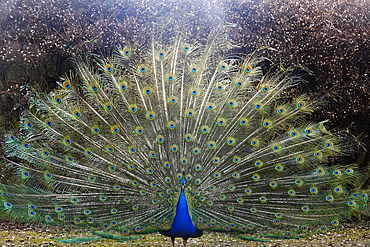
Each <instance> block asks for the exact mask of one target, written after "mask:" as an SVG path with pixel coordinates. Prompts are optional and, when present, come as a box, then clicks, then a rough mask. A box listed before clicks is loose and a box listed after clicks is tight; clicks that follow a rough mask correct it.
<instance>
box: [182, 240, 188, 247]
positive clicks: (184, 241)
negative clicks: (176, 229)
mask: <svg viewBox="0 0 370 247" xmlns="http://www.w3.org/2000/svg"><path fill="white" fill-rule="evenodd" d="M187 241H188V239H183V240H182V242H183V243H184V247H186V242H187Z"/></svg>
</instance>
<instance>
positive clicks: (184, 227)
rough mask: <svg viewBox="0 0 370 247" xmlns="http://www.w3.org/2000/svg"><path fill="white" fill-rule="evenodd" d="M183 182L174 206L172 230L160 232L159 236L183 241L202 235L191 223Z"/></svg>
mask: <svg viewBox="0 0 370 247" xmlns="http://www.w3.org/2000/svg"><path fill="white" fill-rule="evenodd" d="M184 187H185V181H184V180H182V181H181V193H180V196H179V200H178V202H177V206H176V215H175V218H174V219H173V223H172V228H171V229H170V230H168V231H160V233H161V234H163V235H165V236H167V237H171V239H175V238H177V237H181V238H183V239H184V240H187V239H188V238H198V237H201V236H202V235H203V231H202V230H197V229H196V228H195V226H194V224H193V222H192V221H191V217H190V215H189V210H188V204H187V202H186V196H185V192H184Z"/></svg>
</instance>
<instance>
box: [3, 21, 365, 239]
mask: <svg viewBox="0 0 370 247" xmlns="http://www.w3.org/2000/svg"><path fill="white" fill-rule="evenodd" d="M226 29H227V28H225V27H223V26H222V27H219V28H215V29H213V30H212V31H211V32H210V33H209V34H208V35H207V36H206V37H205V38H199V37H198V38H199V40H196V38H192V36H191V35H189V34H186V33H183V32H181V31H178V32H172V33H171V35H169V34H168V33H166V32H165V31H163V30H162V32H158V33H157V34H156V35H153V37H152V38H151V39H150V41H149V42H148V44H141V45H140V44H136V45H135V44H134V43H130V42H127V43H126V44H122V45H118V46H117V47H115V49H114V50H113V52H112V55H111V56H104V55H102V54H95V55H89V56H75V57H73V58H72V60H71V61H72V62H71V63H72V64H73V68H74V72H70V73H67V74H65V75H64V76H62V77H61V79H60V80H59V81H58V84H59V85H58V88H57V89H56V90H54V91H52V92H50V93H46V92H42V91H40V90H38V89H34V90H33V93H32V97H31V99H30V107H29V109H28V110H24V111H23V113H22V116H21V119H20V131H19V132H17V133H15V132H9V133H8V134H7V135H6V136H5V141H4V142H3V144H4V145H3V146H4V150H5V154H6V157H3V159H4V160H5V161H6V163H7V164H8V165H9V166H10V167H12V168H13V169H14V171H15V173H17V178H18V179H19V183H17V185H4V184H3V185H0V190H1V195H0V201H1V202H0V210H1V211H2V212H3V214H4V215H6V216H7V217H8V218H10V219H14V220H20V221H24V222H29V223H35V224H36V223H37V224H38V223H43V224H53V225H81V226H84V227H88V228H89V229H91V232H92V233H94V234H96V235H98V236H100V237H106V238H115V239H118V240H119V239H120V240H123V239H125V238H127V239H129V238H130V236H135V235H138V234H145V233H152V232H159V233H161V234H163V235H165V236H168V237H170V238H171V241H172V246H174V243H175V242H174V240H175V238H182V239H183V241H184V246H185V245H186V242H187V240H188V239H189V238H197V237H200V236H202V234H203V231H217V232H223V233H235V234H238V236H240V237H241V238H244V239H252V240H258V239H259V238H258V237H248V235H246V234H254V236H265V237H273V236H275V237H276V236H281V237H285V238H294V237H295V236H299V235H302V234H306V233H308V232H312V231H321V232H325V231H327V229H328V228H330V227H337V226H338V225H339V224H340V222H341V221H342V220H345V219H349V218H350V217H351V216H353V215H356V214H358V213H360V212H361V210H363V209H364V208H366V206H367V200H368V193H367V192H366V191H362V190H360V189H356V187H355V183H356V180H357V178H358V177H359V176H360V175H361V174H360V173H359V172H357V171H356V166H355V165H334V166H329V165H327V163H328V157H333V156H338V155H343V154H348V153H350V152H352V149H353V148H352V144H351V143H353V140H352V139H351V136H349V135H344V134H341V133H339V134H338V133H332V132H330V131H328V130H326V128H325V126H324V125H325V122H319V123H316V122H310V121H308V120H307V119H308V117H309V116H310V114H311V113H312V112H313V111H314V110H315V109H317V108H318V107H320V106H321V105H322V104H321V103H320V102H319V101H318V100H310V98H309V96H308V95H306V94H302V95H299V94H298V93H295V92H294V88H296V86H297V85H298V84H299V83H300V82H301V81H302V78H301V77H300V76H299V73H296V70H295V69H293V68H283V67H282V66H271V68H270V69H268V70H267V71H266V70H264V68H263V66H262V65H263V63H264V62H266V61H268V59H266V58H264V57H262V56H261V55H260V50H257V51H255V52H252V53H251V54H243V53H241V52H240V50H238V48H235V47H236V46H230V45H229V44H230V41H229V40H228V38H227V32H226V31H225V30H226ZM274 67H276V68H275V69H274ZM112 231H114V232H116V233H117V232H118V235H113V234H111V232H112Z"/></svg>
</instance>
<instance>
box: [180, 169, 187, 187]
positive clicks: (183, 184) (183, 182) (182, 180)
mask: <svg viewBox="0 0 370 247" xmlns="http://www.w3.org/2000/svg"><path fill="white" fill-rule="evenodd" d="M182 175H183V177H184V176H185V172H184V171H183V172H182ZM180 183H181V190H184V189H185V183H186V181H185V179H181V180H180Z"/></svg>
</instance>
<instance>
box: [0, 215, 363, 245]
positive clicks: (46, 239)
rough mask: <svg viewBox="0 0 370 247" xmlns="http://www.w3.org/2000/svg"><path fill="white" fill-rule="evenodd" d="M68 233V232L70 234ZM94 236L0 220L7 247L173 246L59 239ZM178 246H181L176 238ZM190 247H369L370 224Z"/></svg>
mask: <svg viewBox="0 0 370 247" xmlns="http://www.w3.org/2000/svg"><path fill="white" fill-rule="evenodd" d="M67 232H68V233H67ZM89 236H90V237H92V235H91V234H90V233H89V232H85V231H83V230H80V229H78V228H73V229H70V230H69V231H68V229H57V228H41V227H37V226H31V227H30V226H26V225H23V224H19V223H15V222H9V221H0V247H6V246H73V245H82V246H171V242H170V240H169V238H168V237H164V236H162V235H160V234H158V233H157V234H149V235H142V236H140V237H139V238H138V239H135V240H131V241H127V242H117V241H114V240H107V239H103V240H98V241H92V242H82V243H79V244H70V243H61V242H59V241H58V240H56V238H82V237H89ZM176 246H182V240H181V239H177V241H176ZM187 246H188V247H191V246H266V247H267V246H268V247H278V246H281V247H282V246H370V224H369V223H367V224H352V225H349V224H345V225H342V226H341V227H340V228H339V229H337V230H335V231H334V230H332V231H329V232H327V233H326V234H318V233H317V234H312V235H311V236H310V237H302V238H300V239H291V240H286V239H274V240H271V241H269V242H255V241H245V240H241V239H238V238H235V237H233V236H232V235H228V234H222V233H212V232H205V234H204V235H203V236H202V237H201V238H197V239H189V241H188V245H187Z"/></svg>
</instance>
